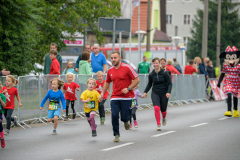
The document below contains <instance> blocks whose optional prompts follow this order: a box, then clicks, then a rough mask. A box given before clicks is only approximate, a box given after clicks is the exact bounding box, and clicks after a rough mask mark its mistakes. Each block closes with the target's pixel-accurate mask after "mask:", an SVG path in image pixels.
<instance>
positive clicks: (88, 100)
mask: <svg viewBox="0 0 240 160" xmlns="http://www.w3.org/2000/svg"><path fill="white" fill-rule="evenodd" d="M96 85H97V84H96V80H95V79H93V78H89V79H88V81H87V87H88V89H87V90H85V91H84V92H83V93H82V94H81V97H80V99H81V101H82V102H83V103H84V111H85V115H86V117H87V121H88V123H89V124H90V127H91V129H92V136H93V137H96V136H97V131H96V124H95V120H94V116H95V114H96V111H97V109H98V100H99V96H100V94H99V93H98V92H97V91H95V90H94V87H96Z"/></svg>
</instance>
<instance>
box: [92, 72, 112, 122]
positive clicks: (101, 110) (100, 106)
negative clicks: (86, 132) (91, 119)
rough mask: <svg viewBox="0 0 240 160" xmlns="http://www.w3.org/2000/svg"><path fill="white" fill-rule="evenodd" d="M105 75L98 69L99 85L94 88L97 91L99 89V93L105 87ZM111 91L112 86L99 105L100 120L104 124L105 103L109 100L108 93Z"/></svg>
mask: <svg viewBox="0 0 240 160" xmlns="http://www.w3.org/2000/svg"><path fill="white" fill-rule="evenodd" d="M103 78H104V75H103V72H102V71H98V72H97V81H96V83H97V86H96V87H95V88H94V89H95V90H96V91H98V93H99V94H101V92H102V89H103V85H104V83H105V80H103ZM109 93H110V87H109V88H108V90H107V92H106V93H105V94H104V96H103V101H102V102H99V104H98V105H99V106H98V111H99V114H100V121H101V124H104V122H105V110H104V103H105V101H106V100H107V97H108V94H109Z"/></svg>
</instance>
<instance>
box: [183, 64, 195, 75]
mask: <svg viewBox="0 0 240 160" xmlns="http://www.w3.org/2000/svg"><path fill="white" fill-rule="evenodd" d="M193 72H197V70H196V68H193V67H192V66H190V65H186V66H185V73H184V74H193Z"/></svg>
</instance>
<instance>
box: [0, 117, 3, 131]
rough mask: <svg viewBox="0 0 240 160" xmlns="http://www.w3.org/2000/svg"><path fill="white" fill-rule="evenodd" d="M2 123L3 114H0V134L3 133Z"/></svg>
mask: <svg viewBox="0 0 240 160" xmlns="http://www.w3.org/2000/svg"><path fill="white" fill-rule="evenodd" d="M2 122H3V114H2V113H0V133H1V132H2V131H3V126H2Z"/></svg>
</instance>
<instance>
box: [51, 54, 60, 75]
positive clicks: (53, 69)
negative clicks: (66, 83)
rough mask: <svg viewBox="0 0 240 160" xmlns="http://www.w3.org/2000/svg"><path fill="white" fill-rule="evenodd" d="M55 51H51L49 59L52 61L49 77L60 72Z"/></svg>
mask: <svg viewBox="0 0 240 160" xmlns="http://www.w3.org/2000/svg"><path fill="white" fill-rule="evenodd" d="M57 54H58V53H57V51H56V50H51V51H50V54H49V57H50V59H51V60H52V64H51V68H50V73H49V74H50V75H52V74H58V75H60V73H61V71H60V64H59V62H58V60H57Z"/></svg>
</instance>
